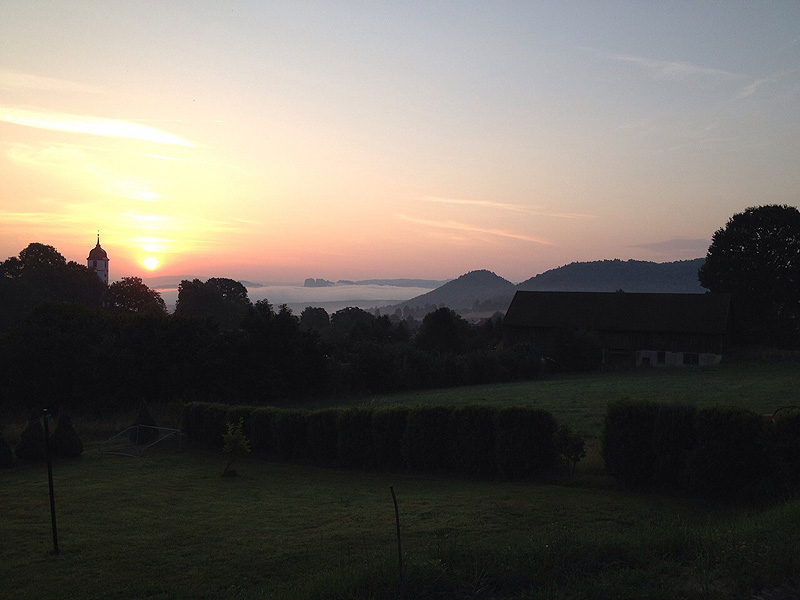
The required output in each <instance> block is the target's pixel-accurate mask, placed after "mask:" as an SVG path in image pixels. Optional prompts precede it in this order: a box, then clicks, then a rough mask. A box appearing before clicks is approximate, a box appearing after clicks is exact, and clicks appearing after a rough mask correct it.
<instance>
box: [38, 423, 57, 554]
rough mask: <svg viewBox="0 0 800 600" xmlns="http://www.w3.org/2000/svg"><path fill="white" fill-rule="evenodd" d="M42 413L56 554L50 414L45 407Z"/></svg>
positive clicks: (55, 552)
mask: <svg viewBox="0 0 800 600" xmlns="http://www.w3.org/2000/svg"><path fill="white" fill-rule="evenodd" d="M42 413H43V415H44V455H45V458H46V459H47V484H48V486H49V487H50V521H51V523H52V525H53V554H58V531H57V529H56V496H55V493H54V492H53V461H52V460H51V458H50V427H49V425H48V421H50V417H51V416H52V415H51V414H50V412H49V411H48V410H47V409H46V408H45V409H44V410H43V411H42Z"/></svg>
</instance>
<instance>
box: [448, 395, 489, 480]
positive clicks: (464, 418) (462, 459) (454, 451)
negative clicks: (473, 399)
mask: <svg viewBox="0 0 800 600" xmlns="http://www.w3.org/2000/svg"><path fill="white" fill-rule="evenodd" d="M494 413H495V409H494V408H492V407H490V406H476V405H466V406H459V407H456V408H455V409H453V411H452V412H451V413H450V423H449V428H450V440H449V441H450V446H449V448H448V452H449V455H450V465H451V466H452V468H453V470H454V471H455V472H456V473H459V474H461V475H466V476H468V477H481V478H488V477H494V476H495V475H496V473H497V461H496V459H495V441H494V435H495V434H494Z"/></svg>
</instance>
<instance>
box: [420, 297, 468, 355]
mask: <svg viewBox="0 0 800 600" xmlns="http://www.w3.org/2000/svg"><path fill="white" fill-rule="evenodd" d="M468 338H469V323H467V322H466V321H465V320H464V319H462V318H461V317H460V316H459V315H458V314H457V313H456V312H455V311H453V310H451V309H449V308H447V307H444V308H439V309H436V310H435V311H433V312H431V313H428V314H427V315H425V318H423V319H422V326H421V327H420V330H419V333H418V334H417V346H418V347H419V348H421V349H422V350H426V351H428V352H438V353H445V352H447V353H453V354H458V353H460V352H464V351H465V350H466V348H467V342H468Z"/></svg>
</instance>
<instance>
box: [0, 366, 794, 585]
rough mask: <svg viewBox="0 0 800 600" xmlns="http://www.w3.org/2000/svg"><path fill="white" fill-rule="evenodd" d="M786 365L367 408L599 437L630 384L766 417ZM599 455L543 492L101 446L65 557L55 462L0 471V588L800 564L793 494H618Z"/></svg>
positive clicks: (497, 390) (677, 579)
mask: <svg viewBox="0 0 800 600" xmlns="http://www.w3.org/2000/svg"><path fill="white" fill-rule="evenodd" d="M791 367H792V365H788V366H787V365H755V366H746V367H745V366H740V367H737V368H736V369H733V368H725V369H714V370H686V371H674V372H672V371H670V372H649V371H648V372H637V373H620V374H605V375H584V376H578V377H569V378H567V377H558V378H552V379H547V380H541V381H536V382H529V383H524V384H516V385H508V386H490V387H484V388H461V389H458V390H439V391H434V392H425V393H416V394H413V395H400V396H398V395H395V396H391V397H376V398H369V399H359V400H358V402H362V403H363V402H365V401H368V402H375V403H390V402H396V401H397V402H399V401H403V402H406V403H414V402H424V403H435V402H469V401H473V400H481V401H495V402H515V403H520V402H523V401H524V402H531V401H535V402H537V404H538V405H540V406H541V407H542V408H546V409H548V410H552V411H553V412H554V414H556V416H557V417H558V418H562V417H563V418H566V419H568V420H571V421H572V423H573V424H574V425H579V426H580V427H581V428H582V429H583V430H584V432H585V433H589V434H596V433H598V432H599V429H597V424H598V423H602V414H603V410H604V405H605V402H607V401H608V399H612V398H616V397H619V396H620V395H621V396H628V397H647V398H650V399H654V400H658V401H687V402H698V403H717V402H719V403H741V404H744V405H747V406H749V407H751V408H752V409H753V410H756V411H757V412H772V411H773V410H774V409H775V408H777V407H778V406H781V405H784V404H791V403H798V402H797V396H796V393H797V392H796V390H797V389H798V387H797V383H798V374H797V369H796V365H795V368H791ZM581 397H583V398H585V402H584V404H580V402H579V400H580V398H581ZM575 401H577V402H578V404H573V402H575ZM354 402H356V400H354ZM598 419H599V421H598ZM77 424H78V425H79V426H81V425H82V426H84V427H85V428H87V430H88V428H89V427H90V426H92V424H91V423H89V422H83V423H81V422H80V421H77ZM162 424H167V423H162ZM581 424H582V425H581ZM94 426H95V427H96V424H95V425H94ZM79 431H80V429H79ZM593 448H594V449H595V451H594V452H592V453H591V454H590V456H589V457H587V459H586V460H585V461H584V462H582V463H581V464H580V465H579V467H578V471H577V473H576V475H575V476H574V477H573V478H572V479H570V480H566V481H563V482H560V483H558V484H544V483H530V482H524V483H498V482H483V481H471V480H462V479H455V478H427V477H418V476H413V475H409V474H385V473H371V472H359V471H342V470H334V469H319V468H311V467H308V466H303V465H288V464H282V463H276V462H267V461H260V460H257V459H250V460H246V461H244V462H242V463H241V464H239V465H238V471H239V473H240V475H239V476H238V477H234V478H222V477H220V474H221V472H222V469H223V467H224V464H223V460H222V459H221V458H220V457H218V456H216V455H212V454H206V453H199V452H182V453H169V454H168V453H163V454H158V453H153V454H150V455H145V456H143V457H141V458H129V457H120V456H106V455H101V454H99V452H98V443H97V442H96V441H90V442H89V443H88V444H87V449H86V451H85V453H84V456H83V457H82V458H80V459H78V460H72V461H62V462H57V463H55V466H54V481H55V490H56V507H57V511H58V533H59V547H60V553H59V554H58V555H53V554H52V536H51V530H50V517H49V502H48V493H47V474H46V469H45V468H44V466H42V465H19V466H17V467H15V468H13V469H9V470H3V471H0V484H1V485H0V503H2V506H3V507H4V517H3V519H0V540H3V543H2V544H0V597H4V598H5V597H8V598H50V597H58V598H87V599H91V598H119V599H123V598H153V599H156V598H164V599H166V598H170V599H172V598H209V599H211V598H275V599H283V598H286V599H288V598H300V599H304V598H305V599H314V598H319V599H322V598H365V599H366V598H400V597H406V598H454V599H455V598H534V599H539V598H541V599H544V598H576V599H577V598H665V599H666V598H686V599H694V598H698V599H700V598H703V599H707V598H750V597H751V595H752V594H753V593H754V592H756V591H757V590H759V589H761V588H762V587H763V586H770V585H780V584H781V583H782V582H784V581H786V579H787V578H788V577H790V576H793V575H794V576H796V575H797V574H798V572H800V556H797V555H796V545H797V544H796V542H797V540H798V539H800V518H798V517H800V501H798V500H795V501H791V502H788V503H785V504H781V505H777V506H770V507H756V508H753V507H719V506H711V505H707V504H704V503H702V502H700V501H697V500H692V499H688V498H682V497H675V496H663V495H658V494H650V493H641V492H636V491H631V490H624V489H619V488H618V487H616V486H615V485H614V483H613V482H612V481H610V480H609V479H608V478H607V477H606V476H605V475H604V474H603V472H602V462H601V460H600V459H599V457H598V455H597V452H596V444H595V445H594V446H593ZM390 485H391V486H393V487H394V489H395V491H396V493H397V499H398V504H399V513H400V521H401V533H402V543H403V558H404V572H403V574H404V578H403V583H404V585H403V587H402V588H401V586H400V582H399V576H398V564H397V545H396V537H395V529H394V527H395V523H394V509H393V504H392V498H391V494H390V491H389V486H390Z"/></svg>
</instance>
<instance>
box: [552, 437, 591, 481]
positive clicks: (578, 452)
mask: <svg viewBox="0 0 800 600" xmlns="http://www.w3.org/2000/svg"><path fill="white" fill-rule="evenodd" d="M556 450H557V451H558V455H559V456H560V457H561V460H563V461H564V464H565V465H566V467H567V475H569V476H570V477H572V475H573V474H574V473H575V467H576V465H577V464H578V463H579V462H580V461H581V459H583V458H585V457H586V444H585V442H584V439H583V437H582V436H580V435H578V434H577V433H575V432H574V431H572V429H570V428H569V426H568V425H559V426H558V428H557V429H556Z"/></svg>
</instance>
